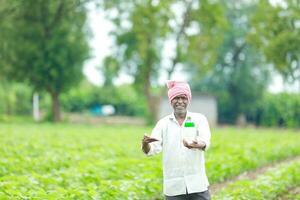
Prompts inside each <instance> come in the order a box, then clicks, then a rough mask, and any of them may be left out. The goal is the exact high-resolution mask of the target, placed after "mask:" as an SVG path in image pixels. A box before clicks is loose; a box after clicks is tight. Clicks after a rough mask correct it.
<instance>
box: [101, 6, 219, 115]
mask: <svg viewBox="0 0 300 200" xmlns="http://www.w3.org/2000/svg"><path fill="white" fill-rule="evenodd" d="M103 6H104V7H105V9H106V10H107V12H108V18H109V19H110V20H111V21H112V22H113V23H114V25H115V30H113V31H112V35H113V36H114V38H115V42H116V43H115V47H116V48H115V52H113V54H112V55H111V56H109V57H108V58H109V59H108V60H107V59H106V60H105V63H104V64H105V66H104V67H103V71H104V72H105V73H107V72H109V71H108V70H107V66H108V65H109V63H107V61H113V62H110V64H113V66H114V69H115V68H116V69H119V70H123V71H127V72H128V74H130V75H132V76H133V78H134V83H135V88H136V90H137V91H138V93H143V94H144V96H145V97H146V102H147V111H148V115H149V119H151V118H152V121H153V120H154V119H155V118H156V117H157V112H158V106H157V105H158V102H159V100H160V99H161V93H162V92H163V91H162V92H161V93H160V94H159V95H155V94H154V93H152V88H153V87H155V86H157V84H158V80H159V75H161V74H164V73H165V74H167V77H168V78H169V79H170V78H171V76H172V74H173V72H174V71H175V68H177V67H178V65H179V64H184V66H188V67H190V68H193V67H197V68H199V66H200V65H201V64H203V63H205V66H206V67H207V66H209V64H208V63H209V62H210V61H211V60H212V59H213V55H214V54H213V53H212V52H214V50H215V48H216V46H217V45H218V41H220V40H222V37H221V34H218V33H219V31H218V30H219V28H220V27H222V26H223V23H224V17H223V16H222V14H223V13H222V7H221V6H220V4H219V3H217V2H215V1H209V0H205V1H201V2H200V1H176V0H165V1H156V2H154V1H151V0H147V1H119V0H116V1H104V2H103ZM215 11H216V12H215ZM116 12H117V13H118V14H114V13H116ZM200 29H201V31H200ZM189 30H192V31H194V33H192V34H190V33H189ZM213 35H217V37H216V38H218V39H215V42H213V43H211V42H210V40H211V39H212V38H213ZM219 36H220V37H219ZM214 38H215V37H214ZM166 41H171V42H173V43H174V45H175V47H174V52H175V53H171V52H169V53H168V54H171V55H172V56H171V58H169V59H168V62H163V51H164V48H165V46H166ZM173 54H175V55H173ZM203 57H204V58H205V59H201V58H203ZM199 58H200V59H199ZM165 63H170V64H165ZM116 64H117V65H116ZM116 66H117V67H116ZM203 69H204V68H203ZM203 69H202V68H201V71H202V72H203V71H205V70H203ZM112 71H113V70H112ZM108 78H109V79H111V76H108Z"/></svg>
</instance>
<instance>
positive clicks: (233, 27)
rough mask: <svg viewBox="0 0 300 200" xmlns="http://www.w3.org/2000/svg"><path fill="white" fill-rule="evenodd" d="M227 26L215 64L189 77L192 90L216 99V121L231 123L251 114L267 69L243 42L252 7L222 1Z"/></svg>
mask: <svg viewBox="0 0 300 200" xmlns="http://www.w3.org/2000/svg"><path fill="white" fill-rule="evenodd" d="M224 7H225V8H226V15H227V19H228V22H229V26H228V29H227V30H225V31H224V32H223V35H224V41H223V43H222V45H220V47H219V48H218V51H217V52H216V57H217V59H216V62H215V63H213V68H212V69H211V70H210V71H209V73H208V74H207V75H205V76H204V77H203V79H200V81H199V75H197V74H196V75H194V76H193V87H192V88H193V89H194V90H198V91H201V92H207V93H212V94H213V95H215V96H216V97H217V98H218V111H219V121H220V122H223V123H235V122H236V121H237V120H238V119H239V118H241V117H243V118H244V116H245V115H251V113H252V112H254V108H255V105H256V104H257V102H258V101H259V99H261V98H262V94H263V91H264V90H265V88H266V86H267V83H268V68H267V67H265V64H264V62H263V59H262V55H261V54H260V53H259V52H257V51H256V49H255V48H254V47H253V46H251V45H250V44H249V42H248V41H247V40H246V36H247V33H248V32H249V30H250V28H251V27H250V24H249V23H248V21H249V18H250V15H251V13H252V11H253V9H254V5H253V3H249V2H247V1H245V2H243V1H240V2H239V3H234V2H232V1H226V3H225V4H224Z"/></svg>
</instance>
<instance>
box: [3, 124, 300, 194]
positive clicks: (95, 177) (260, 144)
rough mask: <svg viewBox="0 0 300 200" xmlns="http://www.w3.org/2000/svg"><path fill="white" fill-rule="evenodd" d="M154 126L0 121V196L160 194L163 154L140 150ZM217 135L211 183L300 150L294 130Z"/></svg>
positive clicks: (211, 159)
mask: <svg viewBox="0 0 300 200" xmlns="http://www.w3.org/2000/svg"><path fill="white" fill-rule="evenodd" d="M149 131H150V128H149V127H130V126H114V127H107V126H85V125H72V126H71V125H66V124H64V125H62V124H61V125H48V124H41V125H30V124H29V125H17V124H2V125H1V124H0V138H1V140H0V155H1V157H0V197H1V198H2V197H7V198H13V199H116V198H118V199H141V198H142V199H154V198H156V199H160V198H162V195H161V193H162V188H161V187H162V170H161V156H156V157H152V158H148V157H145V156H144V155H143V153H142V152H141V150H140V141H141V138H142V135H143V133H144V132H149ZM212 133H213V134H212V146H211V148H210V149H209V150H208V151H207V153H206V161H207V173H208V177H209V180H210V183H211V184H213V183H216V182H222V181H224V180H225V179H228V178H230V177H233V176H236V175H238V174H240V173H242V172H244V171H248V170H252V169H255V168H257V167H259V166H262V165H264V164H267V163H270V162H274V161H277V160H281V159H284V158H288V157H293V156H296V155H299V154H300V146H299V144H298V141H299V139H300V136H299V134H295V133H294V131H290V130H260V129H236V128H226V129H217V130H213V131H212ZM1 198H0V199H1ZM4 199H5V198H4Z"/></svg>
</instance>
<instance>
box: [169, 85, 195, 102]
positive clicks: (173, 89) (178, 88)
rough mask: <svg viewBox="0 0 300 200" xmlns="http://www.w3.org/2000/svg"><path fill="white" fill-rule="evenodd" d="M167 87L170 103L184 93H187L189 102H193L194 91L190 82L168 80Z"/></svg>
mask: <svg viewBox="0 0 300 200" xmlns="http://www.w3.org/2000/svg"><path fill="white" fill-rule="evenodd" d="M167 87H168V97H169V102H170V103H171V101H172V100H173V99H174V98H175V97H176V96H178V95H183V94H184V95H186V97H187V98H188V101H189V103H190V102H191V99H192V93H191V89H190V86H189V84H188V83H186V82H182V81H168V82H167Z"/></svg>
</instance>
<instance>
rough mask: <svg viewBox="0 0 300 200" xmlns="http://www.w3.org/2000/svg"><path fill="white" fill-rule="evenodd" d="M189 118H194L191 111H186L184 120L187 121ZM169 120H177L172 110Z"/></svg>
mask: <svg viewBox="0 0 300 200" xmlns="http://www.w3.org/2000/svg"><path fill="white" fill-rule="evenodd" d="M187 118H190V119H192V116H191V113H190V112H189V111H187V112H186V116H185V120H184V121H186V119H187ZM169 120H171V121H174V120H176V118H175V114H174V112H172V113H171V114H170V115H169Z"/></svg>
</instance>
